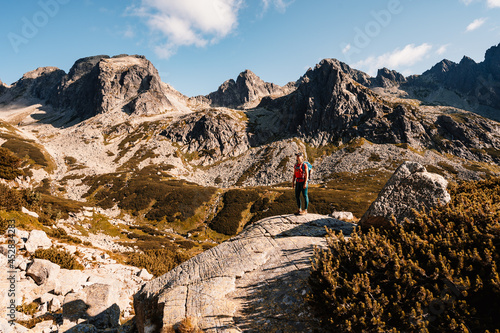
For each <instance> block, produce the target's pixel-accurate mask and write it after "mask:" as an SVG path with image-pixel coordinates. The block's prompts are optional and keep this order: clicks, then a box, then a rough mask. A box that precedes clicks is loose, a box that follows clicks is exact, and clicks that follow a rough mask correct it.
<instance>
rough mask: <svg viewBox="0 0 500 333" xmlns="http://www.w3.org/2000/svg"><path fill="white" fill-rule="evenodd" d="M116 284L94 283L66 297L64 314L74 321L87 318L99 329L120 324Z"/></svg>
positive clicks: (86, 319)
mask: <svg viewBox="0 0 500 333" xmlns="http://www.w3.org/2000/svg"><path fill="white" fill-rule="evenodd" d="M117 294H118V290H117V289H116V287H115V285H110V284H102V283H94V284H92V285H90V286H87V287H85V288H83V289H82V290H80V291H79V292H77V293H69V294H68V295H66V297H65V298H64V304H63V316H64V317H65V318H68V319H70V320H72V321H78V320H85V321H88V323H90V324H92V325H93V326H95V327H96V328H98V329H106V328H111V327H116V326H118V325H119V319H120V307H119V306H118V305H117V304H116V303H117V299H116V298H117Z"/></svg>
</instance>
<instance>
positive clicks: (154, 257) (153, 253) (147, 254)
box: [127, 249, 188, 276]
mask: <svg viewBox="0 0 500 333" xmlns="http://www.w3.org/2000/svg"><path fill="white" fill-rule="evenodd" d="M187 259H188V257H186V255H185V254H183V253H181V252H180V251H176V250H174V249H152V250H146V251H144V253H136V252H132V253H129V254H127V264H129V265H133V266H136V267H141V268H146V269H147V270H148V272H150V273H151V274H153V275H154V276H161V275H163V274H165V273H167V272H168V271H170V270H172V269H173V268H174V267H175V266H177V265H179V264H180V263H182V262H183V261H186V260H187Z"/></svg>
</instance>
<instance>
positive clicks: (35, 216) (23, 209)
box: [21, 207, 40, 218]
mask: <svg viewBox="0 0 500 333" xmlns="http://www.w3.org/2000/svg"><path fill="white" fill-rule="evenodd" d="M21 212H22V213H24V214H27V215H29V216H32V217H34V218H39V217H40V216H39V215H38V214H37V213H35V212H32V211H30V210H28V209H27V208H25V207H21Z"/></svg>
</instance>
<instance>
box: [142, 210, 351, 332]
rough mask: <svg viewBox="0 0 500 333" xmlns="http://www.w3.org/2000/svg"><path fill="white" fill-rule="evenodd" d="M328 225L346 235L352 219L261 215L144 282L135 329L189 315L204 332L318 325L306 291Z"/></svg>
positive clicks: (303, 329)
mask: <svg viewBox="0 0 500 333" xmlns="http://www.w3.org/2000/svg"><path fill="white" fill-rule="evenodd" d="M325 227H328V228H330V229H335V230H342V231H343V232H344V234H349V233H350V232H351V230H352V228H353V224H351V223H347V222H342V221H339V220H336V219H333V218H331V217H327V216H323V215H316V214H308V215H305V216H295V215H282V216H276V217H270V218H266V219H263V220H261V221H259V222H257V223H255V224H253V225H251V226H250V227H248V228H246V229H245V230H244V231H243V232H242V233H241V234H239V235H238V236H236V237H234V238H232V239H230V240H229V241H227V242H224V243H222V244H221V245H219V246H217V247H215V248H212V249H210V250H208V251H206V252H203V253H201V254H200V255H198V256H196V257H194V258H192V259H190V260H188V261H186V262H184V263H183V264H181V265H180V266H178V267H176V268H175V269H173V270H172V271H170V272H168V273H166V274H165V275H163V276H161V277H159V278H156V279H154V280H152V281H149V282H147V283H146V284H145V285H144V286H143V287H142V289H141V290H140V291H139V292H138V293H137V294H136V295H135V296H134V308H135V313H136V321H137V328H138V330H139V332H141V333H144V332H160V331H161V330H162V328H168V327H171V326H173V325H176V324H177V323H179V322H180V321H181V320H182V319H184V318H186V317H195V318H197V320H198V325H199V326H200V328H201V329H203V330H204V331H206V332H231V331H232V332H241V331H255V332H277V331H282V332H313V331H314V330H315V329H317V330H319V324H318V321H317V320H316V319H315V318H314V316H313V315H312V313H311V309H310V308H309V306H308V304H307V302H306V296H307V293H308V291H309V285H308V277H309V274H310V259H311V257H312V255H313V253H314V247H315V246H320V247H322V246H325V245H326V244H325V237H324V236H325V233H326V232H325Z"/></svg>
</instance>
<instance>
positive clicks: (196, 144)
mask: <svg viewBox="0 0 500 333" xmlns="http://www.w3.org/2000/svg"><path fill="white" fill-rule="evenodd" d="M160 135H163V136H165V137H167V138H168V139H170V140H172V141H174V142H178V143H181V144H182V145H183V146H184V151H185V152H187V153H194V152H197V153H198V155H199V156H200V157H205V158H208V159H210V160H216V159H218V158H220V157H221V156H238V155H240V154H242V153H243V152H245V151H246V150H248V148H250V144H249V140H248V136H247V133H246V128H245V127H244V126H243V125H242V124H241V122H239V121H238V120H237V119H234V118H233V117H231V116H229V115H228V114H224V113H220V112H209V113H205V114H190V115H187V116H185V117H183V118H181V119H180V120H179V121H177V122H175V123H173V124H171V125H170V126H169V127H168V128H167V129H165V130H164V131H163V132H162V133H160Z"/></svg>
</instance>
